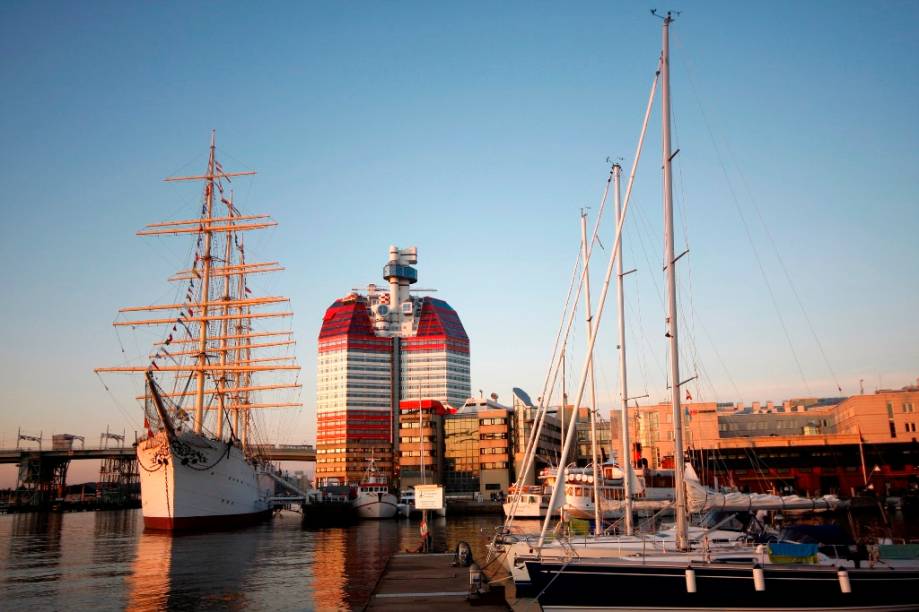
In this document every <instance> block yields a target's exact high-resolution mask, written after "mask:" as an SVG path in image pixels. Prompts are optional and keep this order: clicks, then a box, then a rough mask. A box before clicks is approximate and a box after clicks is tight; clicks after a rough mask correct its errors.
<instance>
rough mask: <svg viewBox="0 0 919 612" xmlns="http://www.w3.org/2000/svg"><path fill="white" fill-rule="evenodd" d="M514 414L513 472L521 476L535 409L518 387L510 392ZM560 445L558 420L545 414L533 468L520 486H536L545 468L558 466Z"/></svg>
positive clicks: (524, 392) (560, 431)
mask: <svg viewBox="0 0 919 612" xmlns="http://www.w3.org/2000/svg"><path fill="white" fill-rule="evenodd" d="M513 413H514V444H513V453H514V473H515V474H520V473H521V471H522V470H523V463H524V454H525V452H526V447H527V440H529V439H530V432H531V431H532V429H533V421H534V419H535V417H536V406H534V405H533V401H532V400H531V399H530V396H529V395H528V394H527V393H526V391H524V390H523V389H518V388H517V387H514V389H513ZM561 445H562V429H561V426H560V425H559V420H558V417H557V416H556V415H554V414H546V416H545V418H544V422H543V427H542V430H541V432H540V436H539V440H538V441H537V446H536V453H535V457H534V460H533V465H532V466H531V467H530V470H529V472H527V473H526V474H525V475H524V478H523V483H522V484H523V485H525V486H531V485H535V484H536V475H537V474H539V473H540V472H541V471H542V470H543V469H544V468H547V467H555V466H557V465H558V459H559V457H560V456H561Z"/></svg>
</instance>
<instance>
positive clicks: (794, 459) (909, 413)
mask: <svg viewBox="0 0 919 612" xmlns="http://www.w3.org/2000/svg"><path fill="white" fill-rule="evenodd" d="M829 399H830V400H832V401H826V400H816V401H814V400H806V401H805V400H789V401H786V402H783V403H782V404H778V405H776V404H772V403H771V402H770V403H766V404H760V403H758V402H756V403H754V404H753V405H752V406H749V407H748V406H744V405H742V404H736V405H735V404H716V403H713V402H695V403H689V404H684V409H685V413H684V419H685V422H684V436H685V438H684V440H685V444H686V452H687V453H688V455H687V456H688V457H690V458H691V459H692V460H693V462H694V463H695V464H696V467H697V469H698V470H699V471H700V472H702V473H703V474H705V475H706V476H707V477H708V478H709V482H719V483H721V484H732V485H734V486H738V487H741V488H745V489H749V490H754V491H776V490H794V491H797V492H799V493H806V494H810V495H815V494H818V493H837V494H840V495H844V496H845V495H852V494H855V493H857V492H858V491H860V490H863V489H866V488H870V489H876V490H880V491H881V492H882V493H885V494H886V493H888V492H890V491H894V492H897V491H905V490H911V489H915V488H916V487H917V485H919V441H917V440H919V433H917V432H916V429H917V427H919V412H917V411H916V408H917V406H919V385H917V386H907V387H904V388H902V389H898V390H891V389H887V390H879V391H877V392H875V393H873V394H861V395H856V396H852V397H848V398H829ZM613 421H614V422H615V421H616V418H615V416H614V418H613ZM630 427H631V430H630V431H631V434H632V439H633V440H636V441H637V442H636V444H635V451H636V454H635V455H634V456H633V461H634V462H635V464H638V465H646V466H647V467H650V468H652V469H661V468H663V469H666V468H672V466H673V450H674V449H673V423H672V412H671V408H670V404H669V403H667V404H657V405H654V406H644V407H641V408H640V409H639V410H638V411H637V412H636V413H635V416H634V418H633V419H630ZM612 437H613V439H614V446H616V445H618V444H619V439H620V436H619V432H618V428H613V436H612Z"/></svg>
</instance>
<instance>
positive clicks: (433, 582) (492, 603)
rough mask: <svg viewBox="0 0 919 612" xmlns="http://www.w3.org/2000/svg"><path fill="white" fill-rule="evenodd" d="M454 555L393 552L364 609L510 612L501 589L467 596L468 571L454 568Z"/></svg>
mask: <svg viewBox="0 0 919 612" xmlns="http://www.w3.org/2000/svg"><path fill="white" fill-rule="evenodd" d="M453 558H454V554H453V553H396V554H394V555H393V556H392V557H390V558H389V561H388V562H387V564H386V568H385V569H384V570H383V575H382V576H381V577H380V580H379V581H378V582H377V585H376V588H374V590H373V594H372V595H371V596H370V601H369V602H368V603H367V607H366V608H364V609H365V610H368V611H371V610H372V611H374V612H380V611H384V610H424V611H425V612H428V611H432V610H457V609H462V608H469V609H472V608H475V609H476V610H483V611H487V612H492V611H494V612H498V611H502V612H503V611H506V610H510V607H509V606H508V605H507V604H506V603H505V600H504V589H498V590H496V591H495V590H492V591H491V592H489V593H487V594H485V595H480V596H478V597H474V598H470V597H469V568H468V567H463V566H454V565H453Z"/></svg>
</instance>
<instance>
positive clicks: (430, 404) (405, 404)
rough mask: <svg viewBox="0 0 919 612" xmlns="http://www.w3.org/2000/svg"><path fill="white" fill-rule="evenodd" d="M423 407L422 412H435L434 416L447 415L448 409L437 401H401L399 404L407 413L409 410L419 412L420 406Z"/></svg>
mask: <svg viewBox="0 0 919 612" xmlns="http://www.w3.org/2000/svg"><path fill="white" fill-rule="evenodd" d="M419 404H420V405H421V409H422V410H433V411H434V414H447V408H445V407H444V405H443V404H442V403H440V402H438V401H437V400H434V399H423V400H401V401H400V402H399V409H400V410H403V411H405V412H408V411H409V410H418V405H419Z"/></svg>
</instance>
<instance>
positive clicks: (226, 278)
mask: <svg viewBox="0 0 919 612" xmlns="http://www.w3.org/2000/svg"><path fill="white" fill-rule="evenodd" d="M213 156H214V150H213V148H212V149H211V158H213ZM226 205H227V217H233V216H234V215H233V213H234V210H233V197H232V196H230V199H229V200H227V201H226ZM234 236H235V234H232V233H227V235H226V244H225V245H224V253H223V267H224V269H225V270H227V271H226V272H224V273H223V274H222V276H223V301H224V307H223V314H224V315H229V314H230V305H229V302H230V273H229V270H230V269H231V267H232V263H233V262H232V257H233V250H232V247H233V237H234ZM220 328H221V332H220V335H221V337H222V338H223V339H222V340H220V365H222V366H225V365H227V353H228V348H227V346H228V345H227V340H226V336H228V335H229V329H230V319H229V317H227V318H226V319H224V320H223V321H221V326H220ZM228 375H229V373H228V372H227V371H226V370H224V371H222V372H221V373H220V377H219V378H218V379H217V430H216V434H217V439H218V440H222V439H223V419H224V414H225V412H224V410H225V406H226V404H225V401H224V400H225V398H226V389H227V376H228ZM237 378H238V377H237ZM237 386H239V385H237Z"/></svg>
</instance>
